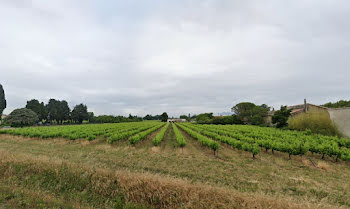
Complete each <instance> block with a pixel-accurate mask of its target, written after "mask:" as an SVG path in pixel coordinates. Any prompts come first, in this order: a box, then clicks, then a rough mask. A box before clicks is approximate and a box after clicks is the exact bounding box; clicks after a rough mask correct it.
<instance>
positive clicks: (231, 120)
mask: <svg viewBox="0 0 350 209" xmlns="http://www.w3.org/2000/svg"><path fill="white" fill-rule="evenodd" d="M211 123H212V124H217V125H219V124H220V125H226V124H230V125H232V124H243V121H242V120H241V119H240V118H239V117H238V116H237V115H230V116H221V117H214V118H213V120H212V122H211Z"/></svg>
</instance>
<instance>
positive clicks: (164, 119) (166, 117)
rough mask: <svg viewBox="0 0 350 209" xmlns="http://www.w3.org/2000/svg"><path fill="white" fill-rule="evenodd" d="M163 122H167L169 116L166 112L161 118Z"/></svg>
mask: <svg viewBox="0 0 350 209" xmlns="http://www.w3.org/2000/svg"><path fill="white" fill-rule="evenodd" d="M160 118H161V120H162V122H167V120H168V118H169V116H168V114H167V113H166V112H163V114H162V115H161V116H160Z"/></svg>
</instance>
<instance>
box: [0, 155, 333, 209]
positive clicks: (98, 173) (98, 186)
mask: <svg viewBox="0 0 350 209" xmlns="http://www.w3.org/2000/svg"><path fill="white" fill-rule="evenodd" d="M0 158H1V161H0V166H1V167H2V170H4V167H6V166H8V163H15V165H16V166H17V167H18V166H19V165H21V166H24V167H25V165H30V171H31V172H32V173H26V174H27V177H29V176H30V175H37V173H43V172H44V171H48V170H49V171H53V172H57V170H59V169H60V168H62V166H64V167H66V166H68V167H69V169H68V170H70V171H71V172H73V173H75V174H76V176H80V175H82V174H84V175H90V176H92V178H91V179H92V181H91V182H90V184H93V185H94V186H93V187H94V190H93V192H95V193H97V194H100V195H103V196H113V194H115V193H116V192H117V191H115V190H113V189H114V188H115V186H113V185H114V184H116V183H118V184H119V185H120V187H121V188H122V191H123V192H124V193H125V195H126V198H127V200H128V201H131V202H137V203H145V204H148V205H150V206H154V207H156V208H257V209H259V208H276V209H279V208H281V209H282V208H331V207H330V206H325V205H316V204H312V205H310V204H305V203H304V204H303V203H301V204H297V203H294V202H293V200H290V199H274V198H270V197H266V196H265V195H261V194H256V195H254V196H251V195H244V194H241V193H237V192H233V191H230V190H227V189H223V188H217V187H212V186H209V185H203V184H191V183H189V182H186V181H183V180H179V179H173V178H167V177H163V176H159V175H153V174H148V173H141V174H140V173H131V172H126V171H111V170H108V169H94V168H91V167H86V166H77V165H73V164H67V163H62V162H58V161H52V160H51V159H48V158H44V157H40V158H35V159H33V158H32V157H31V156H28V155H20V156H19V155H16V156H14V155H10V154H9V153H4V152H0ZM16 175H18V173H16V171H15V170H13V168H12V167H7V171H6V172H4V173H3V175H2V176H1V177H2V178H10V177H13V176H16ZM44 198H45V199H48V198H50V196H46V197H44Z"/></svg>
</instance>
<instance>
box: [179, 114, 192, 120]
mask: <svg viewBox="0 0 350 209" xmlns="http://www.w3.org/2000/svg"><path fill="white" fill-rule="evenodd" d="M180 118H181V119H185V120H187V121H190V118H189V117H188V116H187V115H180Z"/></svg>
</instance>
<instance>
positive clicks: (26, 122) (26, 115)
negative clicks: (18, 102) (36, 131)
mask: <svg viewBox="0 0 350 209" xmlns="http://www.w3.org/2000/svg"><path fill="white" fill-rule="evenodd" d="M38 121H39V118H38V115H37V114H36V113H35V112H33V111H32V110H30V109H27V108H21V109H16V110H14V111H12V112H11V113H10V115H9V116H8V117H7V118H6V119H5V122H6V123H7V124H9V125H11V126H13V127H23V126H32V125H34V124H35V123H37V122H38Z"/></svg>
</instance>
